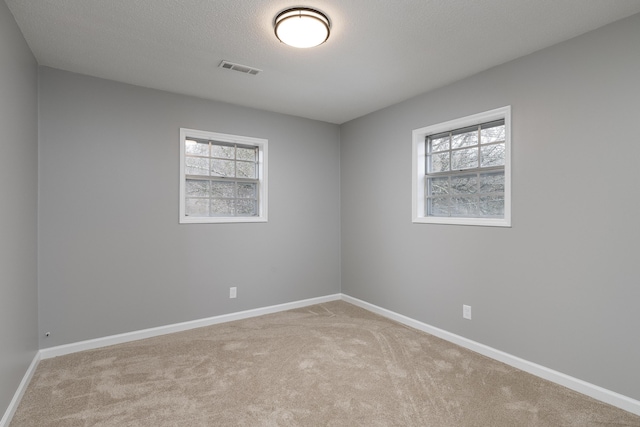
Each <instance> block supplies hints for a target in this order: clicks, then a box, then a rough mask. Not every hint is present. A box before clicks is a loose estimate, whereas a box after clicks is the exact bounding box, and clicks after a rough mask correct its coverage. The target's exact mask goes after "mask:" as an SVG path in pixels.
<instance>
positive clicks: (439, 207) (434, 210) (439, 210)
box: [427, 197, 449, 216]
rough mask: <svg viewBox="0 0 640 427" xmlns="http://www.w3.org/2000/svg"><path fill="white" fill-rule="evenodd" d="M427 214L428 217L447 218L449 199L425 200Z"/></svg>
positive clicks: (435, 198)
mask: <svg viewBox="0 0 640 427" xmlns="http://www.w3.org/2000/svg"><path fill="white" fill-rule="evenodd" d="M427 212H428V215H430V216H449V198H448V197H434V198H430V199H427Z"/></svg>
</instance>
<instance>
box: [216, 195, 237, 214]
mask: <svg viewBox="0 0 640 427" xmlns="http://www.w3.org/2000/svg"><path fill="white" fill-rule="evenodd" d="M233 202H234V201H233V199H211V216H219V215H225V216H229V215H233Z"/></svg>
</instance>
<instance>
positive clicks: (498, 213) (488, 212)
mask: <svg viewBox="0 0 640 427" xmlns="http://www.w3.org/2000/svg"><path fill="white" fill-rule="evenodd" d="M480 211H481V212H482V215H483V216H489V217H499V218H502V217H504V196H486V197H481V198H480Z"/></svg>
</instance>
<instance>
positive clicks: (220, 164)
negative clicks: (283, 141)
mask: <svg viewBox="0 0 640 427" xmlns="http://www.w3.org/2000/svg"><path fill="white" fill-rule="evenodd" d="M267 142H268V141H267V140H266V139H260V138H251V137H246V136H237V135H227V134H222V133H214V132H205V131H199V130H194V129H184V128H183V129H180V222H181V223H216V222H266V221H267Z"/></svg>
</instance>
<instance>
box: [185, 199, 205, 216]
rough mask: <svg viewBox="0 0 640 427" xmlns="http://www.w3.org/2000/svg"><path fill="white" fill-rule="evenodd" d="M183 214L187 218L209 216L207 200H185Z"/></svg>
mask: <svg viewBox="0 0 640 427" xmlns="http://www.w3.org/2000/svg"><path fill="white" fill-rule="evenodd" d="M185 213H186V215H187V216H209V199H190V198H188V197H187V198H186V200H185Z"/></svg>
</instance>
